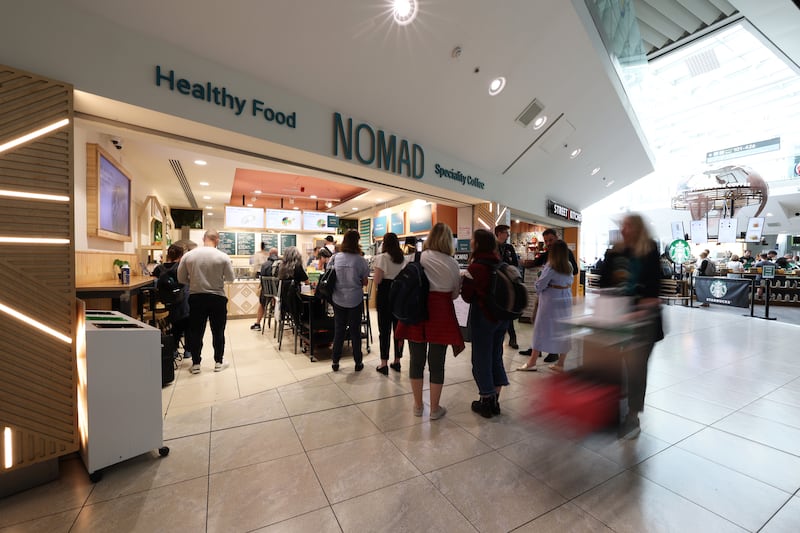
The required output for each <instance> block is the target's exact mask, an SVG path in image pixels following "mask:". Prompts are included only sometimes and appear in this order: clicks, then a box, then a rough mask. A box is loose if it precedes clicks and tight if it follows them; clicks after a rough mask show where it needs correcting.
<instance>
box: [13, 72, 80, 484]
mask: <svg viewBox="0 0 800 533" xmlns="http://www.w3.org/2000/svg"><path fill="white" fill-rule="evenodd" d="M65 118H66V119H69V124H68V125H67V126H63V127H61V128H60V129H58V130H56V131H52V132H50V133H48V134H45V135H44V136H42V137H39V138H37V139H34V140H31V141H28V142H27V143H26V144H23V145H20V146H17V147H14V148H11V149H9V150H6V151H5V152H2V153H0V190H11V191H17V192H23V193H42V194H55V195H62V196H66V197H67V198H68V201H66V202H64V201H59V202H53V201H49V200H39V199H18V198H11V197H8V196H0V236H1V237H15V238H32V237H37V238H59V239H66V241H67V242H66V244H64V243H55V244H54V243H47V244H45V243H30V242H28V243H6V242H0V304H2V305H3V306H4V307H3V308H0V368H2V369H3V371H2V372H0V429H2V428H5V427H8V428H10V429H11V432H12V433H11V434H12V437H11V443H12V449H11V456H12V465H11V467H10V468H8V467H7V466H6V465H5V464H0V474H2V472H4V471H6V470H9V469H17V468H21V467H25V466H28V465H31V464H33V463H36V462H39V461H44V460H49V459H53V458H56V457H59V456H61V455H65V454H68V453H72V452H75V451H77V450H78V448H79V445H80V439H79V437H78V430H77V375H76V372H77V370H76V341H77V327H78V325H77V315H76V307H75V258H74V256H75V244H74V223H73V222H74V221H73V211H74V195H73V190H74V182H73V175H72V166H73V161H74V156H73V153H74V152H73V150H74V148H73V123H72V120H73V107H72V87H71V86H70V85H68V84H65V83H61V82H57V81H53V80H48V79H46V78H42V77H40V76H36V75H34V74H30V73H27V72H23V71H19V70H16V69H13V68H10V67H5V66H2V65H0V144H4V143H6V142H8V141H11V140H13V139H15V138H17V137H19V136H21V135H24V134H27V133H31V132H33V131H35V130H37V129H40V128H42V127H44V126H47V125H50V124H54V123H56V122H58V121H59V120H61V119H65ZM14 313H21V316H18V315H17V316H15V314H14ZM37 323H38V324H40V325H43V326H46V327H47V328H50V330H51V331H54V332H56V333H57V334H60V335H62V336H64V337H66V339H64V338H63V337H62V338H57V337H56V336H54V335H52V334H50V333H48V332H46V331H42V330H41V329H38V328H37V327H36V324H37ZM6 451H7V450H6V449H5V442H4V440H3V439H0V457H4V454H5V453H6Z"/></svg>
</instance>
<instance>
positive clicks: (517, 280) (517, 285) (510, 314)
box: [475, 259, 528, 320]
mask: <svg viewBox="0 0 800 533" xmlns="http://www.w3.org/2000/svg"><path fill="white" fill-rule="evenodd" d="M475 262H476V263H480V264H482V265H486V266H488V267H489V268H490V269H491V273H490V277H489V287H488V290H487V292H486V300H485V301H484V303H485V304H486V308H487V309H488V310H489V312H490V313H492V315H493V316H494V317H495V318H496V319H498V320H514V319H517V318H519V317H520V316H522V312H523V311H524V310H525V307H527V305H528V289H527V287H525V284H524V283H522V277H521V276H520V275H519V269H518V268H517V267H515V266H513V265H509V264H508V263H504V262H502V261H500V262H499V263H492V262H490V261H483V260H480V259H479V260H476V261H475Z"/></svg>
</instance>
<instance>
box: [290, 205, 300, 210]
mask: <svg viewBox="0 0 800 533" xmlns="http://www.w3.org/2000/svg"><path fill="white" fill-rule="evenodd" d="M292 209H294V210H295V211H296V210H298V209H300V208H299V207H297V206H294V207H293V208H292Z"/></svg>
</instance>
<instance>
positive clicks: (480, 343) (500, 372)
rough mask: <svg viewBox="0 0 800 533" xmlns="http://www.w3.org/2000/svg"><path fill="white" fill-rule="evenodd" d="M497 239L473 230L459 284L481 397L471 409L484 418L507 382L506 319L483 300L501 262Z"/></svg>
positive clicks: (493, 409) (492, 411)
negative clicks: (467, 305)
mask: <svg viewBox="0 0 800 533" xmlns="http://www.w3.org/2000/svg"><path fill="white" fill-rule="evenodd" d="M500 261H501V259H500V254H499V253H498V251H497V241H496V240H495V237H494V235H493V234H492V232H490V231H486V230H484V229H478V230H475V233H474V234H473V235H472V257H471V258H470V264H469V267H467V273H466V274H465V275H464V280H463V283H462V285H461V297H462V298H463V299H464V301H466V302H468V303H471V304H472V306H471V308H470V323H469V325H470V330H471V332H472V377H474V378H475V383H476V384H477V385H478V394H480V400H478V401H474V402H472V410H473V411H475V412H476V413H478V414H479V415H481V416H482V417H484V418H491V417H492V415H499V414H500V402H499V401H498V398H499V396H500V389H501V388H502V387H505V386H507V385H508V376H506V369H505V367H504V366H503V336H504V335H505V332H506V330H507V329H508V320H498V319H497V318H496V317H495V316H494V315H492V313H491V311H490V310H489V308H488V306H487V305H486V300H487V298H488V297H489V283H490V281H491V275H492V269H493V268H495V267H496V266H497V265H498V264H499V263H500Z"/></svg>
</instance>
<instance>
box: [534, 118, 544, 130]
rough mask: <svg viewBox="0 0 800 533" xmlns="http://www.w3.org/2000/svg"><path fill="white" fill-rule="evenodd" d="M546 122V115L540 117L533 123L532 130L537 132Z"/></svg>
mask: <svg viewBox="0 0 800 533" xmlns="http://www.w3.org/2000/svg"><path fill="white" fill-rule="evenodd" d="M546 122H547V115H542V116H541V117H539V118H537V119H536V120H534V121H533V129H535V130H538V129H539V128H541V127H542V126H544V125H545V123H546Z"/></svg>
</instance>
